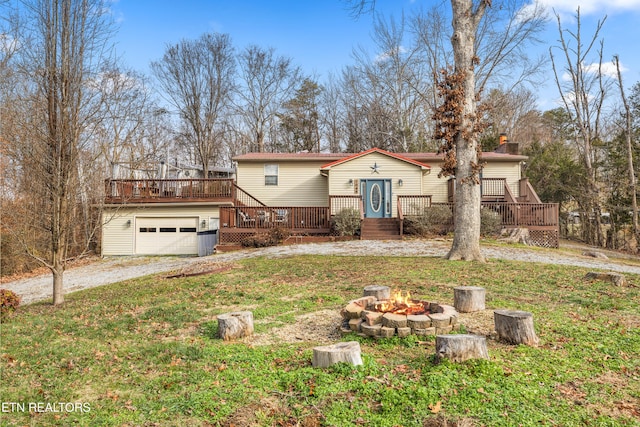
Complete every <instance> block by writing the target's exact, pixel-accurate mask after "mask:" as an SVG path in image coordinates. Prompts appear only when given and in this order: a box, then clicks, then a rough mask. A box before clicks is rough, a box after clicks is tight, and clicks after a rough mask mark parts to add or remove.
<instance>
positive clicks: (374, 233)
mask: <svg viewBox="0 0 640 427" xmlns="http://www.w3.org/2000/svg"><path fill="white" fill-rule="evenodd" d="M360 239H361V240H401V239H402V236H400V223H399V222H398V220H397V219H396V218H365V219H364V221H363V222H362V228H361V230H360Z"/></svg>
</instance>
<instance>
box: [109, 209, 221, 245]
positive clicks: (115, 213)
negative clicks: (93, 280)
mask: <svg viewBox="0 0 640 427" xmlns="http://www.w3.org/2000/svg"><path fill="white" fill-rule="evenodd" d="M137 217H144V218H150V217H157V218H172V217H175V218H178V217H179V218H183V217H197V218H198V231H202V230H205V229H207V228H208V224H209V219H210V218H220V208H219V207H218V206H205V205H196V206H148V205H147V206H144V207H118V208H105V211H104V212H103V214H102V255H103V256H116V255H135V247H136V246H135V231H136V218H137ZM129 220H131V225H130V226H129V225H127V221H129ZM202 220H205V221H206V225H205V228H202Z"/></svg>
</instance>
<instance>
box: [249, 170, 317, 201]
mask: <svg viewBox="0 0 640 427" xmlns="http://www.w3.org/2000/svg"><path fill="white" fill-rule="evenodd" d="M324 163H326V162H325V161H265V162H239V163H238V172H237V183H238V186H239V187H240V188H242V189H243V190H244V191H246V192H247V193H249V194H251V195H252V196H253V197H255V198H256V199H258V200H260V201H261V202H262V203H264V204H266V205H268V206H328V203H329V198H328V192H327V178H326V177H324V176H322V175H321V174H320V167H321V166H322V165H323V164H324ZM265 164H277V165H278V185H265V180H264V165H265Z"/></svg>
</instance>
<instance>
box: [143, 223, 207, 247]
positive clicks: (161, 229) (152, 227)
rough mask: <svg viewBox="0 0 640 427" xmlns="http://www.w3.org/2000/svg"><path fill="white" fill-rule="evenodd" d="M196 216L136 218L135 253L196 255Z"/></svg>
mask: <svg viewBox="0 0 640 427" xmlns="http://www.w3.org/2000/svg"><path fill="white" fill-rule="evenodd" d="M197 231H198V218H197V217H170V218H153V217H138V218H136V250H135V253H136V255H197V254H198V236H197Z"/></svg>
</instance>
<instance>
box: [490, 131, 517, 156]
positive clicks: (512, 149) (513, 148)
mask: <svg viewBox="0 0 640 427" xmlns="http://www.w3.org/2000/svg"><path fill="white" fill-rule="evenodd" d="M494 152H496V153H506V154H516V155H517V154H520V147H519V144H518V143H517V142H510V141H509V139H508V138H507V134H506V133H501V134H500V145H498V148H496V149H495V150H494Z"/></svg>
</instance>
